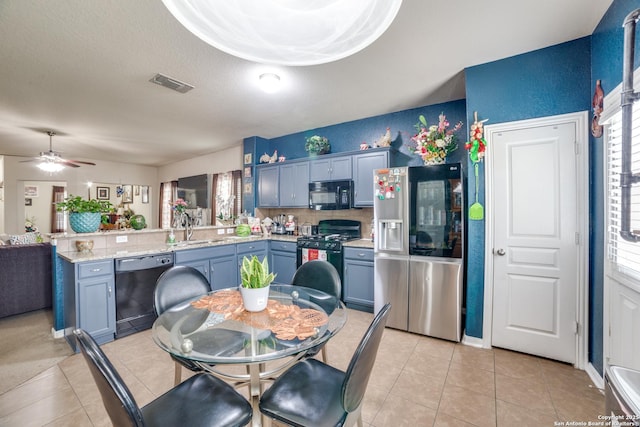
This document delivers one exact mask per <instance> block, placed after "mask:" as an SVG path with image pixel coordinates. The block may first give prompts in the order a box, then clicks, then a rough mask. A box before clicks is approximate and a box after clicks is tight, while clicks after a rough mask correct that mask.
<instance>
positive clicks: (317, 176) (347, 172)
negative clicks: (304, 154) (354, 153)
mask: <svg viewBox="0 0 640 427" xmlns="http://www.w3.org/2000/svg"><path fill="white" fill-rule="evenodd" d="M310 163H311V164H310V165H309V181H311V182H317V181H338V180H344V179H351V167H352V166H351V156H339V157H330V158H323V159H315V160H313V161H311V162H310Z"/></svg>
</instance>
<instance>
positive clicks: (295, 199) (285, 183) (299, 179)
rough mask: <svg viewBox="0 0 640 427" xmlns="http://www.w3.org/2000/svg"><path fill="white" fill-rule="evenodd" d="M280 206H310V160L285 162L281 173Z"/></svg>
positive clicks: (281, 167)
mask: <svg viewBox="0 0 640 427" xmlns="http://www.w3.org/2000/svg"><path fill="white" fill-rule="evenodd" d="M279 179H280V182H279V193H280V194H279V196H280V197H279V202H278V203H279V206H280V207H290V208H294V207H307V206H309V162H308V161H304V162H298V163H291V164H283V165H281V166H280V175H279Z"/></svg>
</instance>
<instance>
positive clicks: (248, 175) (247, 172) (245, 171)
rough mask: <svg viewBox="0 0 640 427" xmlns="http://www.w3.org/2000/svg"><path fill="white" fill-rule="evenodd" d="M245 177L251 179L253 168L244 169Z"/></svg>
mask: <svg viewBox="0 0 640 427" xmlns="http://www.w3.org/2000/svg"><path fill="white" fill-rule="evenodd" d="M244 177H245V178H251V166H247V167H245V168H244Z"/></svg>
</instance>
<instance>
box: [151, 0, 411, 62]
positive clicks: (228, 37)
mask: <svg viewBox="0 0 640 427" xmlns="http://www.w3.org/2000/svg"><path fill="white" fill-rule="evenodd" d="M162 2H163V3H164V5H165V6H166V7H167V9H169V12H171V14H172V15H173V16H174V17H175V18H176V19H177V20H178V21H179V22H180V23H181V24H182V25H183V26H184V27H186V28H187V29H188V30H189V31H191V32H192V33H193V34H195V35H196V36H197V37H199V38H200V39H202V40H203V41H204V42H206V43H208V44H210V45H211V46H213V47H215V48H217V49H220V50H222V51H224V52H226V53H228V54H231V55H234V56H237V57H240V58H243V59H247V60H249V61H254V62H259V63H263V64H278V65H317V64H324V63H327V62H332V61H337V60H338V59H342V58H345V57H347V56H350V55H353V54H354V53H356V52H359V51H360V50H362V49H364V48H365V47H367V46H369V45H370V44H371V43H373V42H374V41H375V40H376V39H377V38H378V37H380V36H381V35H382V34H383V33H384V32H385V31H386V30H387V28H389V26H390V25H391V22H393V20H394V19H395V17H396V15H397V13H398V10H399V9H400V5H401V4H402V0H305V1H299V0H236V1H228V0H162Z"/></svg>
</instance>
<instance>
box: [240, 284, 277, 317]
mask: <svg viewBox="0 0 640 427" xmlns="http://www.w3.org/2000/svg"><path fill="white" fill-rule="evenodd" d="M269 287H270V286H265V287H264V288H245V287H243V286H242V285H240V287H239V288H240V295H242V304H244V308H245V310H247V311H262V310H264V309H265V308H267V301H269Z"/></svg>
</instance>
